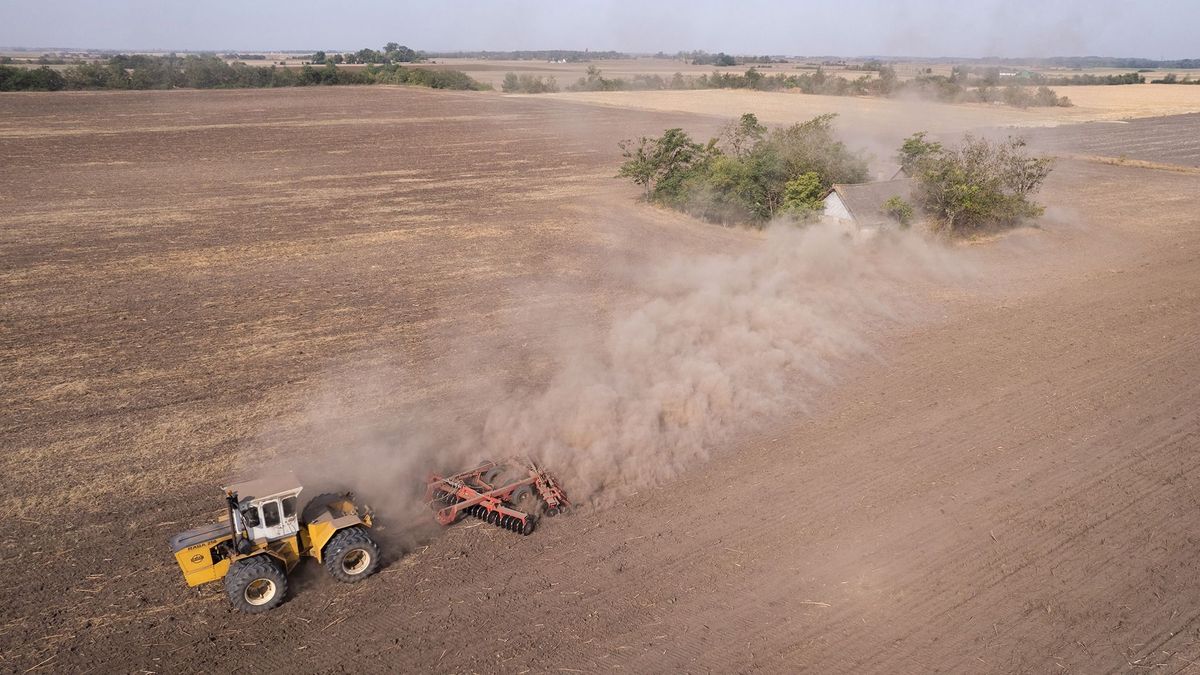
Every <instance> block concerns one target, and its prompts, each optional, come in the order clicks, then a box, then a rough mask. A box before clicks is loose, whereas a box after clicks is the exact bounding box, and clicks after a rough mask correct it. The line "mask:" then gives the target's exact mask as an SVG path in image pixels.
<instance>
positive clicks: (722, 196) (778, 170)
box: [618, 113, 867, 224]
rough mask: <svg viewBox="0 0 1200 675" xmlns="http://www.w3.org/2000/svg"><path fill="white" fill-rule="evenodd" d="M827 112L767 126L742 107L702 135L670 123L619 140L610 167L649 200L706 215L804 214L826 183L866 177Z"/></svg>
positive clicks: (813, 209)
mask: <svg viewBox="0 0 1200 675" xmlns="http://www.w3.org/2000/svg"><path fill="white" fill-rule="evenodd" d="M834 117H835V116H834V115H832V114H830V115H821V116H820V117H816V118H813V119H811V120H808V121H807V122H801V123H798V124H794V125H792V126H789V127H783V128H777V129H768V128H767V127H765V126H763V125H762V124H760V123H759V121H758V118H757V117H755V116H754V115H753V114H750V113H747V114H745V115H742V117H741V119H740V120H739V121H738V122H736V123H733V124H730V125H729V126H728V127H726V128H725V129H724V130H723V131H722V133H721V135H720V136H719V137H717V138H713V139H710V140H709V141H708V142H707V143H699V142H696V141H694V140H693V139H692V138H691V136H689V135H688V134H687V133H686V132H685V131H683V130H682V129H678V128H675V129H667V130H666V131H665V132H663V135H662V136H659V137H657V138H647V137H642V138H640V139H638V140H636V141H634V140H625V141H622V142H621V144H620V147H621V150H622V155H623V156H624V158H625V162H624V163H623V164H622V165H621V168H620V170H619V172H618V175H619V176H621V177H624V178H629V179H630V180H632V181H633V182H634V183H635V184H637V185H639V186H641V187H642V188H643V189H644V190H645V197H646V199H647V200H649V201H652V202H655V203H659V204H663V205H666V206H670V207H673V208H676V209H679V210H682V211H685V212H687V213H690V214H692V215H694V216H697V217H700V218H703V219H705V220H709V221H713V222H718V223H723V224H731V223H739V222H751V223H758V224H761V223H765V222H766V221H768V220H770V219H772V218H775V217H777V216H781V215H790V216H793V217H797V218H805V217H808V216H810V215H812V214H815V213H817V212H818V211H819V210H820V208H821V200H822V199H823V198H824V196H825V195H826V194H827V193H828V191H829V189H830V187H831V186H832V184H833V183H855V182H862V181H864V180H866V178H867V163H866V160H865V159H863V158H862V157H861V156H859V155H857V154H855V153H852V152H850V151H849V150H847V149H846V146H845V145H844V144H843V143H842V142H841V141H839V140H837V138H836V137H835V136H834V134H833V129H832V123H833V119H834Z"/></svg>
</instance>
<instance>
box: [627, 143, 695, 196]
mask: <svg viewBox="0 0 1200 675" xmlns="http://www.w3.org/2000/svg"><path fill="white" fill-rule="evenodd" d="M620 148H621V154H622V156H623V157H625V160H626V161H625V163H624V164H622V165H621V168H620V169H619V171H618V172H617V175H618V176H621V177H624V178H630V179H632V180H633V182H634V183H636V184H638V185H641V186H643V187H644V188H645V190H646V196H647V197H651V198H655V199H664V198H671V197H677V196H679V194H680V192H681V190H682V187H683V183H684V180H685V179H686V178H687V176H688V173H689V172H690V171H691V170H692V169H693V168H695V166H696V164H697V163H698V162H700V161H701V160H702V159H704V152H705V146H703V145H701V144H700V143H697V142H695V141H693V140H692V138H691V136H688V135H687V133H686V132H684V130H683V129H679V128H674V129H667V130H666V131H665V132H663V135H662V136H660V137H658V138H647V137H645V136H643V137H642V138H640V139H639V140H638V142H637V143H636V144H634V142H633V141H631V140H625V141H621V143H620Z"/></svg>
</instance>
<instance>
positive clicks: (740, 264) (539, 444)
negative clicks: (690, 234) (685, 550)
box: [482, 223, 967, 502]
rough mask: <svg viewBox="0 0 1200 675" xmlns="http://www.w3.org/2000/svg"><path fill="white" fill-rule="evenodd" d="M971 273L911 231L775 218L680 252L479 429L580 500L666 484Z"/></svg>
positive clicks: (803, 404) (866, 354)
mask: <svg viewBox="0 0 1200 675" xmlns="http://www.w3.org/2000/svg"><path fill="white" fill-rule="evenodd" d="M966 273H967V270H966V268H965V267H964V266H963V264H962V263H961V262H959V261H957V260H955V259H954V258H953V256H952V253H951V251H950V250H949V249H947V248H945V247H943V246H941V245H939V244H936V243H931V242H929V241H928V240H926V239H924V238H922V237H920V236H918V235H916V234H912V233H906V232H885V233H881V234H880V235H876V236H870V235H867V236H863V235H857V236H855V235H853V234H851V233H849V232H847V231H845V230H844V229H843V228H840V227H839V226H837V225H834V224H832V223H825V224H821V225H818V226H814V227H810V228H805V229H800V228H796V227H794V226H790V225H776V226H774V227H772V228H770V229H769V230H768V231H767V234H766V238H765V240H764V241H763V242H762V243H761V245H760V246H758V247H756V249H755V250H752V251H750V252H747V253H743V254H740V255H713V256H704V257H699V258H678V259H675V260H673V261H672V262H670V263H669V264H667V265H666V266H664V267H662V268H660V269H658V270H656V271H655V272H654V273H653V274H652V276H651V277H650V278H649V280H648V283H647V288H646V291H645V297H644V298H643V299H642V300H641V301H640V302H638V303H636V304H635V305H634V306H633V307H632V308H631V309H629V310H628V311H627V312H624V313H620V314H618V315H617V316H616V317H615V318H614V320H613V322H612V325H611V327H609V328H608V329H607V331H605V332H603V333H602V338H601V339H600V340H598V341H597V342H596V343H594V344H591V345H589V346H588V348H587V349H580V350H577V351H576V352H574V353H570V354H568V355H567V356H566V358H562V359H560V360H559V362H560V363H561V364H562V365H561V368H560V370H559V371H558V372H557V373H555V374H554V375H553V377H552V379H551V380H550V382H549V383H548V384H547V385H545V386H544V387H541V388H531V389H525V390H520V391H514V392H511V393H510V394H509V395H507V396H506V397H505V398H504V399H503V400H501V401H499V402H498V403H497V404H496V405H495V406H493V407H492V408H491V409H490V412H489V414H488V415H487V419H486V422H485V423H484V426H483V430H482V437H483V439H485V442H486V444H487V445H488V446H489V447H490V448H491V449H493V451H494V452H495V453H497V454H506V453H517V452H529V453H531V454H533V455H534V456H536V457H538V458H540V459H541V460H542V461H543V462H544V463H545V464H546V465H547V466H550V467H553V469H554V470H555V471H556V472H558V473H559V474H561V475H563V477H564V479H565V480H566V481H567V483H568V485H569V486H570V490H571V492H572V493H573V494H574V495H576V496H577V497H582V498H586V499H588V500H592V501H601V502H604V501H607V500H608V499H611V498H613V497H615V496H620V495H622V494H626V493H628V492H630V491H633V490H636V489H640V488H644V487H649V486H654V485H659V484H662V483H663V482H665V481H669V480H671V479H672V478H674V477H676V476H677V475H678V474H679V473H680V472H681V471H683V470H684V469H686V468H687V467H688V466H691V465H694V464H696V463H699V462H703V461H704V460H706V459H708V458H709V456H710V454H711V453H712V452H714V451H715V450H716V449H718V448H720V447H721V446H722V445H723V444H725V443H727V442H729V441H730V440H732V439H733V437H735V436H736V435H738V434H745V433H750V432H752V431H753V430H755V429H756V428H760V427H762V426H763V425H765V424H770V423H771V422H773V421H778V420H779V419H780V418H782V417H784V416H787V415H795V414H801V413H803V412H805V411H806V410H807V409H808V408H809V406H810V405H811V403H812V401H813V398H814V396H816V394H817V393H818V392H819V391H821V389H822V388H823V387H824V386H826V385H828V384H829V383H830V382H831V381H832V380H833V379H834V377H835V376H836V374H837V373H838V372H839V368H840V367H841V366H843V365H845V364H846V363H847V362H850V361H852V360H856V359H864V358H871V357H872V356H873V354H874V349H873V347H874V344H873V341H872V338H871V335H872V332H873V331H874V330H876V329H879V328H881V327H883V326H884V325H886V324H889V323H895V322H900V321H904V320H906V318H912V317H913V316H914V315H916V314H917V313H919V312H921V311H922V310H921V305H920V301H919V299H918V295H919V290H918V287H919V286H921V285H922V284H929V283H931V282H936V281H938V280H941V279H947V278H948V276H947V275H954V276H957V277H961V276H962V275H964V274H966Z"/></svg>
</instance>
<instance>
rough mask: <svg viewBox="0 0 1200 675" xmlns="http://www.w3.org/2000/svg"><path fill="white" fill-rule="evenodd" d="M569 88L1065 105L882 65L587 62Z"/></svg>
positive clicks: (1025, 91) (1049, 93)
mask: <svg viewBox="0 0 1200 675" xmlns="http://www.w3.org/2000/svg"><path fill="white" fill-rule="evenodd" d="M567 88H568V89H570V90H571V91H634V90H666V89H754V90H757V91H782V90H799V91H800V92H802V93H805V94H821V95H825V96H898V95H901V94H912V95H915V96H918V97H920V98H924V99H928V100H934V101H941V102H944V103H963V102H979V103H1003V104H1006V105H1012V106H1016V107H1021V108H1027V107H1031V106H1070V105H1071V101H1070V99H1068V98H1067V97H1065V96H1058V95H1057V94H1056V93H1055V92H1054V90H1052V89H1050V88H1049V87H1045V86H1040V87H1038V88H1037V89H1035V90H1033V91H1030V90H1029V88H1026V87H1022V86H1015V85H1014V86H1007V87H993V86H988V85H986V84H983V83H978V84H977V85H975V86H970V85H967V84H964V83H963V82H961V81H959V80H956V79H953V78H949V77H946V76H944V75H922V76H920V77H916V78H914V79H911V80H900V79H899V78H897V77H896V72H895V70H893V69H892V68H890V67H887V66H883V67H881V68H880V70H879V71H878V76H877V77H870V76H865V75H864V76H862V77H858V78H855V79H847V78H845V77H841V76H839V75H830V74H829V73H827V72H825V70H824V69H822V68H817V69H816V70H815V71H812V72H807V71H806V72H802V73H794V74H792V73H775V74H771V75H766V74H763V73H761V72H759V71H758V69H756V68H750V69H749V70H747V71H746V72H745V73H730V72H720V71H714V72H713V73H712V74H707V73H706V74H702V75H699V76H693V75H684V74H682V73H675V74H674V75H672V76H671V77H663V76H661V75H634V76H633V77H630V78H620V77H612V78H610V77H605V76H604V74H603V72H602V71H601V70H600V69H598V68H596V66H594V65H592V66H588V69H587V73H586V74H585V75H584V76H583V77H581V78H579V79H578V80H577V81H576V82H574V83H573V84H571V85H569V86H568V87H567Z"/></svg>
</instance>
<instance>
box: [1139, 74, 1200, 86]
mask: <svg viewBox="0 0 1200 675" xmlns="http://www.w3.org/2000/svg"><path fill="white" fill-rule="evenodd" d="M1150 83H1151V84H1200V79H1192V76H1191V75H1190V74H1189V75H1184V76H1183V77H1182V78H1180V77H1179V76H1178V75H1176V74H1175V73H1167V74H1166V75H1164V76H1163V77H1162V78H1160V79H1157V80H1150Z"/></svg>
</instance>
